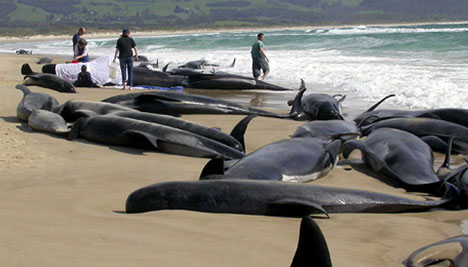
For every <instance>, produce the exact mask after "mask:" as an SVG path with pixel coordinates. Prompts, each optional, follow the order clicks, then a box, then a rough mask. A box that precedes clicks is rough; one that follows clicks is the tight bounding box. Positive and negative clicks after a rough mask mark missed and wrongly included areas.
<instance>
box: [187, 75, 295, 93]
mask: <svg viewBox="0 0 468 267" xmlns="http://www.w3.org/2000/svg"><path fill="white" fill-rule="evenodd" d="M182 85H183V86H184V87H188V88H200V89H221V90H223V89H229V90H251V89H256V90H274V91H288V90H292V89H289V88H285V87H282V86H278V85H274V84H271V83H267V82H264V81H260V80H255V79H254V78H251V77H245V76H241V75H236V74H230V73H226V72H214V73H198V74H192V75H189V76H187V77H186V79H185V80H184V81H183V82H182Z"/></svg>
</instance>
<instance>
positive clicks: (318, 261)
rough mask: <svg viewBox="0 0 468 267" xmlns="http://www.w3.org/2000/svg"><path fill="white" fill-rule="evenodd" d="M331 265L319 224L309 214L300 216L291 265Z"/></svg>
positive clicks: (325, 266)
mask: <svg viewBox="0 0 468 267" xmlns="http://www.w3.org/2000/svg"><path fill="white" fill-rule="evenodd" d="M304 266H320V267H331V266H332V262H331V259H330V252H329V251H328V246H327V242H326V240H325V237H324V236H323V234H322V231H320V228H319V226H318V225H317V223H316V222H314V220H312V218H311V217H309V216H304V217H302V221H301V229H300V231H299V242H298V245H297V250H296V253H295V254H294V258H293V261H292V262H291V267H304Z"/></svg>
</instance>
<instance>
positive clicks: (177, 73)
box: [162, 63, 205, 76]
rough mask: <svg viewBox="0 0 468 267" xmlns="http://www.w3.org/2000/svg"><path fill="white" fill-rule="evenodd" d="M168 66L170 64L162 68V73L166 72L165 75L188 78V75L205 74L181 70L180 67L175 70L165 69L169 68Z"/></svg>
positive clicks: (195, 70) (192, 70)
mask: <svg viewBox="0 0 468 267" xmlns="http://www.w3.org/2000/svg"><path fill="white" fill-rule="evenodd" d="M169 65H170V63H168V64H166V66H164V67H163V68H162V71H163V72H167V73H169V74H171V75H181V76H189V75H193V74H200V73H204V72H205V71H204V70H198V69H189V68H181V67H179V68H177V69H170V70H168V69H167V68H168V67H169Z"/></svg>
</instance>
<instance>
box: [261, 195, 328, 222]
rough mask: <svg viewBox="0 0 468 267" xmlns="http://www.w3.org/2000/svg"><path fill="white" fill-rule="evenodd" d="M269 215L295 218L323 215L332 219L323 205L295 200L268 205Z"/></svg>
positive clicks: (284, 200)
mask: <svg viewBox="0 0 468 267" xmlns="http://www.w3.org/2000/svg"><path fill="white" fill-rule="evenodd" d="M267 213H268V214H271V215H279V216H293V217H296V216H304V215H309V214H317V213H323V214H325V216H327V218H330V216H329V215H328V212H327V211H326V210H325V209H324V208H323V207H322V205H320V204H318V203H314V202H309V201H297V200H295V199H282V200H278V201H275V202H272V203H270V204H269V205H268V210H267Z"/></svg>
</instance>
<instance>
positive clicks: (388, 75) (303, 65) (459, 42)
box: [0, 24, 468, 109]
mask: <svg viewBox="0 0 468 267" xmlns="http://www.w3.org/2000/svg"><path fill="white" fill-rule="evenodd" d="M263 32H264V33H265V41H264V44H265V52H266V54H267V56H268V57H269V58H270V68H271V74H270V76H269V77H268V79H267V81H268V82H271V83H275V84H278V85H282V86H285V87H288V88H294V89H297V88H298V87H299V84H300V79H304V81H305V82H306V85H307V88H308V90H309V91H310V92H329V93H333V94H334V93H344V94H346V95H347V96H348V98H347V100H346V101H347V102H348V103H349V101H351V105H353V103H354V105H356V103H358V102H360V101H364V102H366V103H370V102H373V101H376V100H378V99H380V98H381V97H383V96H385V95H387V94H391V93H394V94H396V95H397V96H396V97H395V98H392V99H389V100H388V101H387V102H388V104H387V105H390V106H391V107H395V108H413V109H414V108H442V107H454V108H468V24H434V25H429V24H425V25H408V26H356V27H330V28H303V29H294V30H289V29H288V30H265V31H263ZM256 34H257V32H254V31H245V32H219V33H216V32H214V33H203V34H177V35H162V36H145V37H138V36H133V37H134V39H135V41H136V43H137V46H138V49H139V51H140V52H139V53H140V54H141V55H145V56H147V57H149V58H150V59H151V60H152V61H156V60H158V61H159V64H160V65H159V66H160V67H162V66H164V65H165V64H170V65H169V68H172V67H174V68H175V67H177V66H178V65H181V64H183V63H185V62H187V61H191V60H198V59H205V60H207V61H209V62H211V63H215V64H220V65H221V67H220V68H217V69H221V70H225V71H229V72H232V73H236V74H242V75H246V76H250V75H251V59H250V47H251V45H252V43H253V42H254V41H255V39H256ZM84 37H85V38H86V36H84ZM116 38H117V37H116ZM116 38H105V39H88V38H86V39H87V40H88V42H89V46H90V48H89V49H90V55H91V56H92V57H97V56H103V55H109V56H113V54H114V49H115V48H114V47H115V42H116ZM19 48H23V49H27V50H33V53H34V54H55V55H65V56H67V55H69V56H70V57H71V51H72V48H71V36H70V40H65V41H41V42H24V43H14V44H12V43H10V44H9V43H4V44H0V52H9V53H14V52H15V51H16V50H17V49H19ZM234 58H235V59H236V64H235V66H234V67H233V68H224V67H226V66H228V65H229V64H231V62H232V61H233V59H234ZM217 94H218V95H219V94H221V95H222V94H223V93H219V92H218V93H217ZM242 94H244V95H248V96H249V97H246V98H242V97H241V99H242V101H245V102H247V101H249V102H250V103H253V104H254V105H257V106H264V105H265V102H267V103H268V104H270V105H268V104H267V105H266V106H274V107H278V105H279V106H281V105H283V106H285V103H286V102H285V101H287V100H288V99H290V98H292V97H293V96H294V94H293V93H265V95H262V94H253V93H247V92H245V93H239V95H242ZM228 95H229V93H227V92H226V94H225V95H224V96H225V98H229V97H227V96H228ZM265 96H266V97H265ZM346 101H345V103H344V104H345V106H346V105H347V103H346ZM353 101H354V102H353ZM271 104H272V105H271Z"/></svg>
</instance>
